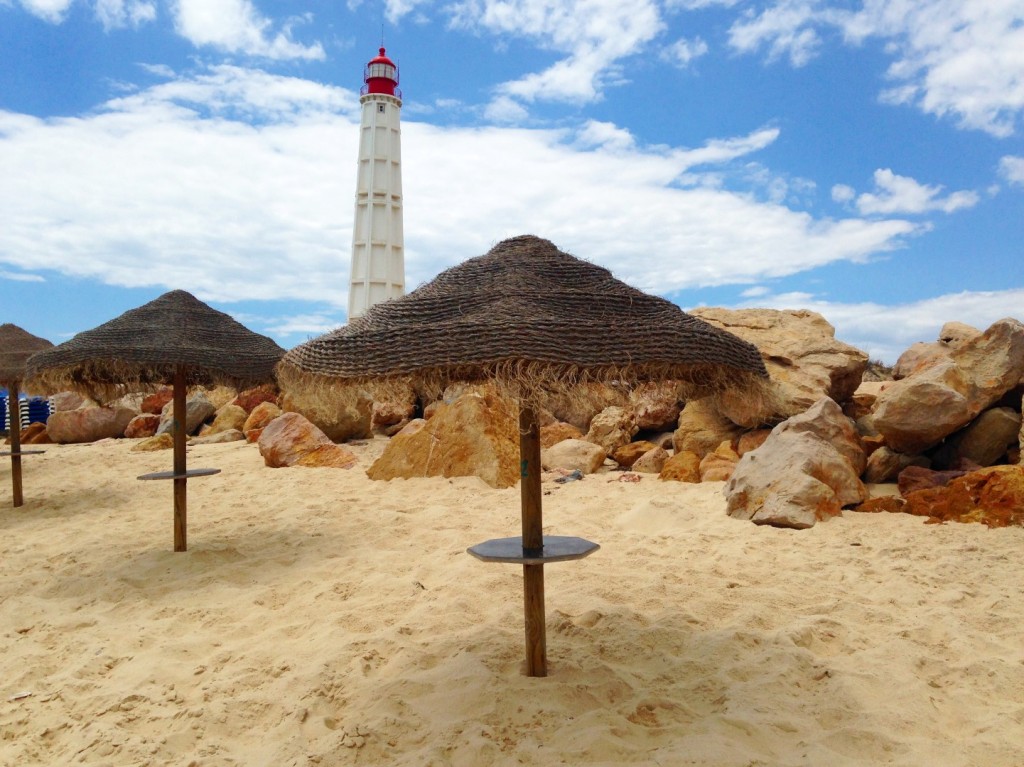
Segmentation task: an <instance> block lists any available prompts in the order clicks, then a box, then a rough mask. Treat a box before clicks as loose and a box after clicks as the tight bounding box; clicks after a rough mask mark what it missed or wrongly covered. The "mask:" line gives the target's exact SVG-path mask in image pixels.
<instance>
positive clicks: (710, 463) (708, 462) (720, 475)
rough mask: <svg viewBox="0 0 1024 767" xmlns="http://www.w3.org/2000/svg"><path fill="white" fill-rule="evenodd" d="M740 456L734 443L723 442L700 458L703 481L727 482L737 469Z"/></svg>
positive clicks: (701, 478)
mask: <svg viewBox="0 0 1024 767" xmlns="http://www.w3.org/2000/svg"><path fill="white" fill-rule="evenodd" d="M739 460H740V456H739V453H737V452H736V451H735V450H733V449H732V444H731V443H729V442H723V443H722V444H721V445H719V446H718V447H716V448H715V449H714V450H712V451H711V452H710V453H708V454H707V455H706V456H704V457H703V458H701V460H700V481H701V482H725V481H726V480H727V479H729V477H731V476H732V474H733V472H734V471H735V470H736V464H737V463H739Z"/></svg>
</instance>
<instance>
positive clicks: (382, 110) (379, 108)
mask: <svg viewBox="0 0 1024 767" xmlns="http://www.w3.org/2000/svg"><path fill="white" fill-rule="evenodd" d="M377 111H378V112H380V113H381V114H384V105H383V104H378V105H377Z"/></svg>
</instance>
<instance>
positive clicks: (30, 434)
mask: <svg viewBox="0 0 1024 767" xmlns="http://www.w3.org/2000/svg"><path fill="white" fill-rule="evenodd" d="M18 436H19V438H20V439H21V444H23V445H50V444H53V440H52V439H50V434H49V432H47V431H46V424H45V423H40V422H39V421H34V422H33V423H30V424H29V425H28V426H26V427H25V428H24V429H22V430H21V433H20V434H19V435H18ZM6 441H7V444H10V442H11V439H10V437H8V438H7V440H6Z"/></svg>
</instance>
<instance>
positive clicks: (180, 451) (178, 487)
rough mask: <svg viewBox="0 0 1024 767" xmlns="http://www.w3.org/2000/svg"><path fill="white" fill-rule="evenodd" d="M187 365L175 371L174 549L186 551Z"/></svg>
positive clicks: (179, 366) (180, 366)
mask: <svg viewBox="0 0 1024 767" xmlns="http://www.w3.org/2000/svg"><path fill="white" fill-rule="evenodd" d="M186 421H187V411H186V407H185V367H184V366H183V365H178V367H177V369H176V370H175V371H174V424H173V426H174V550H175V551H185V550H187V548H188V545H187V528H188V513H187V505H186V500H185V499H186V494H187V488H188V479H187V478H186V476H185V424H186Z"/></svg>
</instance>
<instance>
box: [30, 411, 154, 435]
mask: <svg viewBox="0 0 1024 767" xmlns="http://www.w3.org/2000/svg"><path fill="white" fill-rule="evenodd" d="M134 417H135V411H134V410H129V409H128V408H109V407H83V408H79V409H78V410H58V411H57V412H56V413H51V414H50V417H49V418H48V419H47V421H46V431H47V433H48V434H49V435H50V439H52V440H53V441H54V442H60V443H63V444H69V443H78V442H95V441H96V440H99V439H108V438H110V437H123V436H124V431H125V429H126V428H127V427H128V424H129V423H130V422H131V420H132V418H134Z"/></svg>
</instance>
